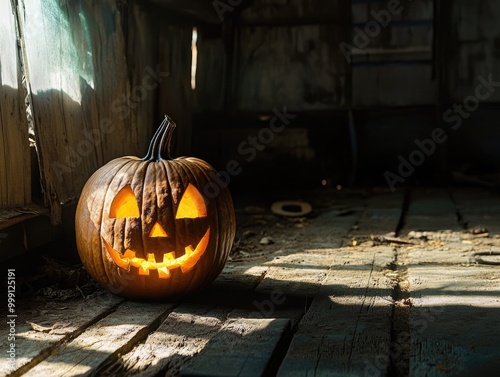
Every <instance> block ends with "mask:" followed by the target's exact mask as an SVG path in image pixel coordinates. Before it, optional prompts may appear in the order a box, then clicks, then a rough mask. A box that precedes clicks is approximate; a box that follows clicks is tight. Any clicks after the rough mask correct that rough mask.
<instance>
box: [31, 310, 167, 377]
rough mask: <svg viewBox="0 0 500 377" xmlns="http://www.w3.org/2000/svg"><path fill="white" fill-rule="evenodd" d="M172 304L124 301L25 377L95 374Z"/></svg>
mask: <svg viewBox="0 0 500 377" xmlns="http://www.w3.org/2000/svg"><path fill="white" fill-rule="evenodd" d="M172 307H173V304H147V303H143V302H132V301H128V302H125V303H123V304H121V305H120V306H119V307H118V308H117V309H116V311H115V312H113V313H111V314H110V315H108V316H107V317H105V318H103V319H102V320H100V321H99V322H97V323H96V324H94V325H93V326H92V327H90V328H89V329H87V330H86V331H84V332H83V333H82V334H80V335H79V336H78V337H76V338H75V339H73V340H71V341H70V342H69V343H67V344H65V345H64V346H63V347H61V348H60V349H59V350H58V351H57V353H56V354H54V355H52V356H49V357H48V358H47V359H45V360H44V361H42V362H41V363H40V364H38V365H36V366H35V367H34V368H32V369H30V370H29V371H28V372H27V373H26V374H24V375H25V376H33V377H38V376H86V375H90V374H91V373H93V372H95V371H96V369H98V368H99V367H100V366H101V365H102V364H103V363H104V362H106V361H107V360H108V359H109V358H110V357H113V356H116V355H117V354H118V353H120V352H123V349H125V348H127V347H130V348H132V345H133V343H134V342H137V341H138V340H140V339H139V338H142V337H143V336H146V334H144V333H145V332H147V331H148V328H149V327H150V326H152V325H153V324H154V322H155V321H158V320H159V319H160V318H161V317H162V315H164V313H165V312H166V311H169V310H170V309H171V308H172Z"/></svg>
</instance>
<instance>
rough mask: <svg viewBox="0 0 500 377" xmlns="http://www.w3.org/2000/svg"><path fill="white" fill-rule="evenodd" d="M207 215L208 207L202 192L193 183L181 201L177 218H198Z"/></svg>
mask: <svg viewBox="0 0 500 377" xmlns="http://www.w3.org/2000/svg"><path fill="white" fill-rule="evenodd" d="M205 216H207V207H206V205H205V201H204V200H203V197H202V196H201V194H200V192H199V191H198V190H197V189H196V187H194V186H193V185H192V184H191V183H190V184H189V185H188V187H187V188H186V191H185V192H184V196H183V197H182V199H181V202H180V203H179V208H178V209H177V214H176V215H175V218H176V219H196V218H197V217H205Z"/></svg>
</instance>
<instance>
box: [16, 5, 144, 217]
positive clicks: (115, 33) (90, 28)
mask: <svg viewBox="0 0 500 377" xmlns="http://www.w3.org/2000/svg"><path fill="white" fill-rule="evenodd" d="M19 17H20V19H21V21H22V22H21V24H22V26H23V33H24V41H25V46H26V56H25V60H26V62H27V71H28V74H29V84H30V87H31V91H32V104H33V117H34V126H35V133H36V139H37V143H38V151H39V157H40V161H41V174H42V179H43V183H44V189H45V192H46V196H47V198H48V199H49V200H50V201H51V205H52V217H53V219H54V220H55V221H58V220H59V217H60V213H59V211H60V204H61V203H66V202H68V201H70V200H72V199H75V198H76V197H78V196H79V194H80V190H81V188H82V187H83V184H84V183H85V181H86V180H87V178H88V177H89V176H90V174H92V173H93V172H94V171H95V170H96V169H97V168H98V167H100V166H101V165H103V164H104V163H105V162H107V161H109V160H110V159H112V158H114V157H117V156H120V155H133V154H136V153H137V152H138V151H137V149H138V141H137V132H136V130H135V129H134V128H133V127H132V126H131V124H130V112H131V111H134V105H135V102H134V101H136V100H134V99H133V98H132V97H131V96H132V93H130V92H129V91H128V88H129V83H128V76H127V75H128V72H127V64H126V57H125V43H124V37H123V31H122V26H121V18H120V14H119V11H118V9H117V6H116V2H115V0H106V1H104V2H101V3H99V4H97V3H93V2H89V1H81V2H72V3H68V4H66V3H64V4H63V3H60V2H58V1H56V0H49V1H44V2H43V5H42V2H41V1H39V0H37V1H29V2H28V1H26V2H21V3H20V9H19ZM135 95H136V96H138V95H139V94H138V93H135ZM134 98H135V97H134Z"/></svg>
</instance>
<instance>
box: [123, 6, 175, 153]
mask: <svg viewBox="0 0 500 377" xmlns="http://www.w3.org/2000/svg"><path fill="white" fill-rule="evenodd" d="M128 7H129V10H128V12H127V14H126V16H128V23H127V30H126V33H127V63H128V66H129V67H131V68H132V69H130V88H131V89H130V94H132V95H133V96H134V98H136V99H137V101H133V102H134V103H133V107H134V108H135V111H131V112H130V116H131V122H132V123H131V124H132V125H133V127H135V128H136V129H137V133H138V136H137V139H138V147H139V150H138V153H139V156H143V155H144V156H145V155H146V151H147V148H148V145H149V141H150V140H151V138H152V136H153V133H154V130H156V128H157V127H158V125H159V122H160V121H161V119H162V117H160V116H158V114H156V105H157V98H158V97H157V96H158V89H159V85H160V84H161V82H163V80H164V79H165V76H166V73H164V74H163V76H162V74H158V73H157V72H158V71H159V72H161V70H158V71H157V62H158V48H157V46H158V28H159V24H160V23H161V22H159V21H158V18H160V17H161V16H159V15H157V14H156V13H154V12H152V11H151V9H150V8H144V6H143V4H141V3H140V2H139V1H137V0H134V1H129V3H128ZM139 52H140V53H139ZM152 72H154V73H155V75H152Z"/></svg>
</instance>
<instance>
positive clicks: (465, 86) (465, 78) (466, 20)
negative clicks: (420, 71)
mask: <svg viewBox="0 0 500 377" xmlns="http://www.w3.org/2000/svg"><path fill="white" fill-rule="evenodd" d="M443 2H444V7H445V9H447V14H448V16H447V17H449V18H450V24H451V25H450V29H451V32H450V34H449V37H450V40H448V43H447V45H446V49H447V52H448V60H449V62H450V64H449V67H448V70H447V72H446V73H447V79H448V85H447V88H446V89H447V90H448V94H449V96H450V102H451V103H453V102H454V101H460V102H462V101H463V100H464V98H465V97H467V96H469V95H473V94H474V91H475V89H476V86H478V85H479V84H480V83H479V81H478V80H477V78H478V76H480V75H482V76H483V77H484V78H485V79H487V77H488V75H489V74H491V75H492V77H493V81H499V78H500V57H499V56H498V54H497V53H496V50H497V48H498V47H497V44H498V39H499V38H500V24H499V23H498V16H499V15H500V3H499V2H498V1H496V0H479V1H475V2H470V1H467V0H457V1H450V0H443ZM498 101H500V91H498V90H495V91H494V93H492V95H491V97H490V98H488V102H498Z"/></svg>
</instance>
